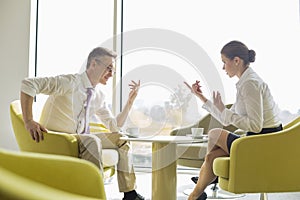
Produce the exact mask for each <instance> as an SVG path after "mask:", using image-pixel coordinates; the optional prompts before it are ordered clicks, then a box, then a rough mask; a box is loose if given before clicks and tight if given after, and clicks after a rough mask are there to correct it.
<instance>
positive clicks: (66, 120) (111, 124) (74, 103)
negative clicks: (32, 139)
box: [21, 72, 120, 134]
mask: <svg viewBox="0 0 300 200" xmlns="http://www.w3.org/2000/svg"><path fill="white" fill-rule="evenodd" d="M92 87H93V86H92V85H91V82H90V80H89V79H88V77H87V74H86V72H84V73H81V74H69V75H59V76H55V77H45V78H27V79H24V80H23V81H22V86H21V91H22V92H24V93H26V94H28V95H30V96H32V97H34V96H35V95H37V94H40V93H42V94H46V95H49V97H48V99H47V101H46V103H45V105H44V107H43V111H42V114H41V118H40V123H41V124H42V125H43V126H45V127H46V128H47V129H49V130H53V131H60V132H66V133H71V134H73V133H81V132H82V130H83V129H84V105H85V103H86V99H87V94H86V91H87V88H92ZM89 108H90V110H89V115H90V118H91V117H92V116H96V117H97V118H98V119H100V120H101V123H103V124H104V125H105V126H106V127H108V128H109V129H110V130H111V131H119V130H120V129H119V128H118V127H117V122H116V119H115V118H114V117H113V115H112V113H111V111H110V109H109V108H108V107H107V104H106V102H105V95H104V93H103V92H102V91H101V90H100V85H97V86H96V87H95V88H94V92H93V96H92V97H91V102H90V106H89Z"/></svg>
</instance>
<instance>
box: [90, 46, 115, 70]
mask: <svg viewBox="0 0 300 200" xmlns="http://www.w3.org/2000/svg"><path fill="white" fill-rule="evenodd" d="M102 56H110V57H113V58H116V57H117V53H116V52H114V51H112V50H110V49H107V48H104V47H96V48H95V49H93V50H92V51H91V53H90V54H89V56H88V60H87V64H86V68H89V66H90V64H91V61H92V60H93V59H95V58H100V57H102Z"/></svg>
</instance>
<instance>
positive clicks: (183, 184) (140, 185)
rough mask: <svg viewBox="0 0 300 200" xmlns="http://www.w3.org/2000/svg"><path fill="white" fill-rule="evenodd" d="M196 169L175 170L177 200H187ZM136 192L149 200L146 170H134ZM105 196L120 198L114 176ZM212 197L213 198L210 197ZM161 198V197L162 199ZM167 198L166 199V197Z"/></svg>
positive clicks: (249, 198) (245, 199) (289, 198)
mask: <svg viewBox="0 0 300 200" xmlns="http://www.w3.org/2000/svg"><path fill="white" fill-rule="evenodd" d="M197 174H198V172H197V171H196V170H189V171H186V170H183V171H182V170H178V172H177V200H187V197H188V196H187V195H186V194H185V193H187V192H189V191H190V189H191V188H193V187H194V183H193V182H192V181H191V177H192V176H197ZM136 178H137V192H138V193H140V194H141V195H143V196H144V197H145V198H146V199H147V200H151V173H150V172H149V171H148V172H147V171H142V172H136ZM211 187H212V185H211V186H209V187H208V188H207V189H206V192H207V193H208V194H211ZM105 191H106V196H107V199H108V200H121V199H122V198H123V193H120V192H119V190H118V182H117V178H116V176H114V177H113V178H112V180H111V183H109V184H106V185H105ZM220 194H223V196H226V195H227V194H228V193H226V192H225V191H222V190H220ZM259 196H260V195H259V194H245V195H244V196H242V197H238V198H234V199H236V200H259ZM210 199H213V198H210ZM268 199H269V200H299V199H300V192H295V193H273V194H268ZM162 200H163V199H162ZM166 200H167V199H166Z"/></svg>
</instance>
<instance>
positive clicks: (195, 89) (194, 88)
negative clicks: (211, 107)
mask: <svg viewBox="0 0 300 200" xmlns="http://www.w3.org/2000/svg"><path fill="white" fill-rule="evenodd" d="M183 83H184V84H185V85H186V86H187V87H188V88H189V89H190V90H191V92H192V93H194V94H195V95H196V96H197V97H199V98H200V99H201V100H202V101H203V102H204V103H205V102H206V101H207V99H206V97H205V96H204V95H203V93H202V90H201V89H200V88H201V87H202V86H201V85H200V81H197V80H196V82H195V83H194V84H193V85H192V86H190V85H189V84H188V83H187V82H185V81H184V82H183Z"/></svg>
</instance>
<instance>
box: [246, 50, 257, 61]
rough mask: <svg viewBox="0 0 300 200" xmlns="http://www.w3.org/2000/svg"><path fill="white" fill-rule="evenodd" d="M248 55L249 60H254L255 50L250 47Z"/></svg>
mask: <svg viewBox="0 0 300 200" xmlns="http://www.w3.org/2000/svg"><path fill="white" fill-rule="evenodd" d="M248 55H249V62H254V61H255V55H256V53H255V51H254V50H252V49H250V50H249V51H248Z"/></svg>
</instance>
